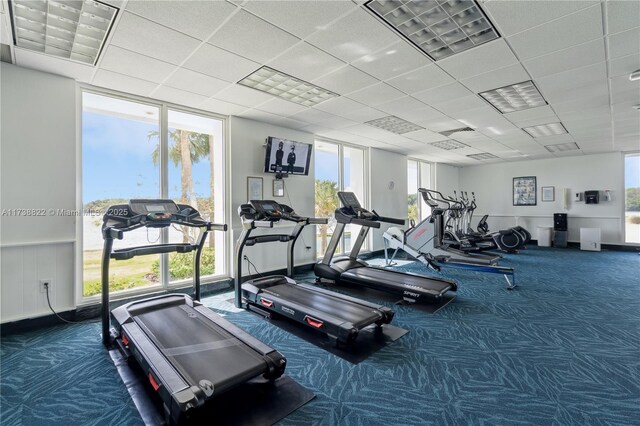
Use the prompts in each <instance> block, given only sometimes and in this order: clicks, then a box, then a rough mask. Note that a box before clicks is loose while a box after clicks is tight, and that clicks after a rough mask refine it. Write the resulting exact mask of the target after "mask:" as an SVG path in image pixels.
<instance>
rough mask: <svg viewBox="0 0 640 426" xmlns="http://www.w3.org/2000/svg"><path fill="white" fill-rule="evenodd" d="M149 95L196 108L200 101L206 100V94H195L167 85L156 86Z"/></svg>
mask: <svg viewBox="0 0 640 426" xmlns="http://www.w3.org/2000/svg"><path fill="white" fill-rule="evenodd" d="M151 96H153V97H154V98H157V99H161V100H164V101H169V102H173V103H175V104H178V105H184V106H188V107H192V108H197V107H198V106H200V104H201V103H202V102H204V101H206V100H207V97H206V96H201V95H197V94H195V93H192V92H187V91H185V90H180V89H174V88H173V87H168V86H160V87H158V88H157V89H156V90H155V91H154V92H153V93H152V95H151Z"/></svg>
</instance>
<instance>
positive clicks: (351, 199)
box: [338, 192, 360, 208]
mask: <svg viewBox="0 0 640 426" xmlns="http://www.w3.org/2000/svg"><path fill="white" fill-rule="evenodd" d="M338 197H339V198H340V201H342V204H343V205H344V206H345V207H351V208H360V202H359V201H358V198H357V197H356V194H354V193H353V192H338Z"/></svg>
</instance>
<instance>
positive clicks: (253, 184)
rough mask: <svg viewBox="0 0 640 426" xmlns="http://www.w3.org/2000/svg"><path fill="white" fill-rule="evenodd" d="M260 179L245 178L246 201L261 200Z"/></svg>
mask: <svg viewBox="0 0 640 426" xmlns="http://www.w3.org/2000/svg"><path fill="white" fill-rule="evenodd" d="M262 196H263V195H262V178H261V177H252V176H249V177H247V201H251V200H262Z"/></svg>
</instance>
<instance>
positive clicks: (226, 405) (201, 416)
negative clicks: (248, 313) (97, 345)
mask: <svg viewBox="0 0 640 426" xmlns="http://www.w3.org/2000/svg"><path fill="white" fill-rule="evenodd" d="M109 354H110V355H111V359H112V360H113V362H114V364H115V365H116V368H117V369H118V373H119V374H120V377H121V379H122V381H123V383H124V384H125V386H126V387H127V390H128V391H129V395H131V398H132V399H133V401H134V403H135V405H136V408H137V409H138V412H139V413H140V416H141V417H142V420H143V421H144V423H145V424H146V425H148V426H152V425H153V426H164V425H167V424H168V423H167V422H166V420H165V416H164V411H163V408H162V401H161V400H160V398H159V397H158V396H157V395H156V394H155V392H154V391H153V390H152V388H151V386H150V385H149V384H148V383H147V380H146V377H145V375H144V374H143V373H142V371H141V370H140V368H139V367H138V365H137V364H135V363H131V364H130V363H128V362H127V361H126V360H125V359H124V358H123V357H122V355H121V353H120V352H119V351H118V350H117V349H113V350H110V351H109ZM313 398H315V394H314V393H313V392H311V391H310V390H309V389H307V388H305V387H304V386H302V385H300V384H299V383H297V382H296V381H295V380H293V379H292V378H290V377H289V376H286V375H283V376H282V377H280V378H279V379H278V380H276V381H275V382H274V383H269V382H267V381H266V380H264V379H262V378H257V379H254V380H252V381H249V382H247V383H245V384H243V385H240V386H237V387H235V388H233V389H231V390H229V391H227V392H225V393H224V394H222V395H220V396H219V397H217V398H216V399H214V400H211V401H209V402H208V403H207V404H206V405H205V406H204V407H202V408H201V409H199V410H198V411H196V412H194V413H193V415H191V416H190V417H189V418H187V419H184V421H183V422H181V424H185V425H201V424H216V425H247V426H248V425H272V424H274V423H276V422H278V421H280V420H282V419H284V418H285V417H286V416H288V415H289V414H291V413H292V412H294V411H295V410H297V409H298V408H300V407H302V406H303V405H304V404H306V403H307V402H309V401H311V400H312V399H313Z"/></svg>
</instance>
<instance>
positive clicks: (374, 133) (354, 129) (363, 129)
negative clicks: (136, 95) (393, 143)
mask: <svg viewBox="0 0 640 426" xmlns="http://www.w3.org/2000/svg"><path fill="white" fill-rule="evenodd" d="M342 130H343V131H345V132H348V133H353V134H354V135H358V136H362V137H365V138H371V139H377V140H385V139H387V138H388V137H391V135H393V133H391V132H388V131H386V130H382V129H379V128H377V127H373V126H369V125H368V124H356V125H355V126H351V127H345V128H344V129H342Z"/></svg>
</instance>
